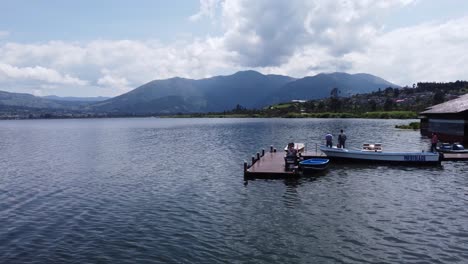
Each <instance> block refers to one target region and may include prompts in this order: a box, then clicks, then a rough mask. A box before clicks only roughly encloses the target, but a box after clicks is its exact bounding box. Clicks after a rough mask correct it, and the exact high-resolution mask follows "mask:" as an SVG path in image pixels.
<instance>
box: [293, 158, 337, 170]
mask: <svg viewBox="0 0 468 264" xmlns="http://www.w3.org/2000/svg"><path fill="white" fill-rule="evenodd" d="M329 162H330V160H329V159H319V158H314V159H308V160H304V161H301V162H299V168H301V169H302V171H303V172H305V173H307V172H316V171H324V170H326V169H327V168H328V163H329Z"/></svg>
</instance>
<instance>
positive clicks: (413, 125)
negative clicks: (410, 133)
mask: <svg viewBox="0 0 468 264" xmlns="http://www.w3.org/2000/svg"><path fill="white" fill-rule="evenodd" d="M420 126H421V123H419V122H411V123H409V125H396V126H395V128H400V129H414V130H417V129H419V128H420Z"/></svg>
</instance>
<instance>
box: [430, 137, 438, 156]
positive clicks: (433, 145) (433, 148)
mask: <svg viewBox="0 0 468 264" xmlns="http://www.w3.org/2000/svg"><path fill="white" fill-rule="evenodd" d="M438 142H439V138H438V137H437V134H436V133H432V138H431V152H436V151H437V143H438Z"/></svg>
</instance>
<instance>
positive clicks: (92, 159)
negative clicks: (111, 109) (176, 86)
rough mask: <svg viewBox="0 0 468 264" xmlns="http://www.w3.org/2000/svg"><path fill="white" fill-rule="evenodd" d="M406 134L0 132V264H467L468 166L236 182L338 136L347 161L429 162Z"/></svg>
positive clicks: (297, 127) (175, 129) (15, 127)
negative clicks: (406, 153) (378, 147)
mask: <svg viewBox="0 0 468 264" xmlns="http://www.w3.org/2000/svg"><path fill="white" fill-rule="evenodd" d="M409 122H410V121H408V120H362V119H158V118H141V119H138V118H135V119H83V120H24V121H0V262H1V263H247V262H249V263H377V262H379V263H468V162H444V163H443V164H442V166H441V167H429V168H421V167H389V166H378V165H373V164H370V165H332V166H331V168H330V170H329V171H328V173H327V174H326V175H324V176H321V177H315V178H301V179H299V180H255V181H249V182H248V183H247V184H246V185H245V183H244V181H243V171H242V163H243V161H244V160H249V159H250V157H251V156H252V154H254V153H256V152H258V151H259V150H261V149H262V148H265V149H268V148H269V146H270V145H274V146H275V147H277V148H283V147H284V146H285V145H286V143H287V142H289V141H296V142H305V143H307V147H308V148H310V149H315V144H316V143H321V142H322V138H323V135H324V134H325V133H327V132H332V133H333V134H334V135H335V138H336V135H337V134H338V132H339V129H341V128H343V129H344V130H345V132H346V133H347V137H348V141H347V146H348V147H349V148H352V147H356V148H358V147H360V146H361V144H362V143H365V142H368V143H374V142H381V143H382V144H383V146H384V148H385V149H386V150H402V149H409V150H416V151H418V150H422V149H425V150H426V149H428V146H429V140H428V139H424V138H421V136H420V134H419V131H404V130H398V129H395V128H394V126H395V124H406V123H409ZM335 141H336V140H335Z"/></svg>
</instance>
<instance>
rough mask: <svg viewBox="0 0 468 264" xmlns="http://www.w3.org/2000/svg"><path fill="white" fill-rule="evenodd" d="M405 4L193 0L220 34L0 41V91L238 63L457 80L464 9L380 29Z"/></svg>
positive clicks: (466, 38) (207, 72) (220, 68)
mask: <svg viewBox="0 0 468 264" xmlns="http://www.w3.org/2000/svg"><path fill="white" fill-rule="evenodd" d="M414 2H415V1H412V0H382V1H370V0H355V1H346V0H345V1H340V2H338V1H328V0H316V1H301V0H291V1H269V0H256V1H247V0H224V1H222V0H207V1H200V3H201V4H200V12H199V13H197V14H195V15H194V16H192V20H194V22H196V20H197V19H201V18H202V17H208V18H211V19H213V20H214V21H221V22H222V27H223V28H224V32H223V33H222V34H220V35H218V36H208V37H204V38H194V39H192V40H185V41H176V42H173V43H169V44H165V43H161V42H159V41H157V40H94V41H89V42H65V41H49V42H43V43H30V44H22V43H15V42H7V43H3V44H2V43H0V90H4V89H5V88H9V89H10V90H12V91H15V89H16V88H15V87H19V86H22V87H27V89H29V91H31V92H32V91H33V90H37V89H42V90H43V91H46V90H47V89H55V90H54V91H56V90H59V89H65V90H66V91H67V93H68V94H69V95H80V96H83V95H84V96H85V95H87V94H83V93H84V92H83V93H82V92H81V91H87V92H89V91H94V92H93V95H117V94H120V93H122V92H125V91H128V90H130V89H133V88H136V87H137V86H139V85H142V84H144V83H146V82H148V81H151V80H154V79H165V78H171V77H174V76H180V77H186V78H204V77H209V76H213V75H218V74H231V73H234V72H235V71H237V70H243V69H254V70H259V71H261V72H263V73H274V74H285V75H291V76H294V77H303V76H306V75H313V74H317V73H320V72H332V71H348V72H368V73H371V74H376V75H378V76H381V77H383V78H385V79H388V80H389V81H393V82H396V83H398V84H403V85H404V84H411V83H412V82H415V81H424V80H433V81H452V80H456V79H463V78H465V77H464V76H465V75H466V71H467V69H466V66H465V64H466V61H468V57H467V56H468V55H465V51H466V50H467V48H468V47H467V43H468V35H467V34H465V32H468V17H464V18H459V19H456V20H451V21H442V22H441V21H433V22H431V23H425V24H421V25H413V26H408V27H405V28H397V29H395V30H393V31H390V32H389V31H385V30H384V28H385V27H384V26H385V25H384V19H383V17H385V16H386V15H387V14H389V10H395V9H398V8H400V7H403V6H405V5H408V4H411V3H414ZM77 87H79V88H78V89H77ZM25 91H27V90H25ZM36 92H37V91H36Z"/></svg>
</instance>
